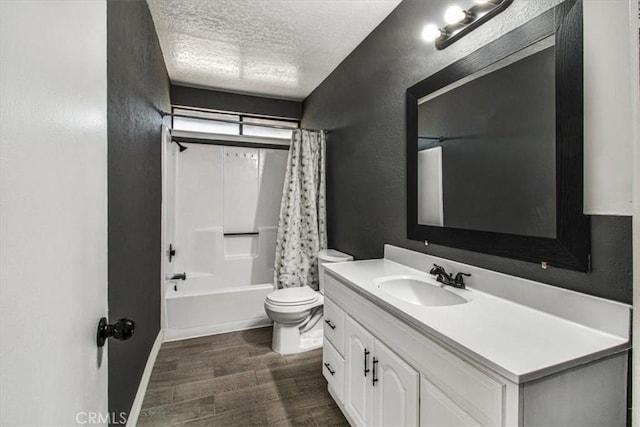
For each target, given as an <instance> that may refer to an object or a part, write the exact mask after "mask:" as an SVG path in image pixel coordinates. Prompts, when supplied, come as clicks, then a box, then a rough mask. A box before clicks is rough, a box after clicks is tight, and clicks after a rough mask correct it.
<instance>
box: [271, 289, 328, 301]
mask: <svg viewBox="0 0 640 427" xmlns="http://www.w3.org/2000/svg"><path fill="white" fill-rule="evenodd" d="M316 299H318V294H317V292H315V291H314V290H313V289H311V288H310V287H308V286H300V287H297V288H284V289H278V290H277V291H275V292H271V293H270V294H269V295H267V300H269V302H270V303H272V304H277V305H302V304H308V303H310V302H313V301H315V300H316Z"/></svg>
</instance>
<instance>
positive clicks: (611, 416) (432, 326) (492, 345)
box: [324, 245, 631, 427]
mask: <svg viewBox="0 0 640 427" xmlns="http://www.w3.org/2000/svg"><path fill="white" fill-rule="evenodd" d="M433 263H437V264H438V265H442V266H443V267H445V269H446V270H447V271H448V272H450V273H452V272H453V273H456V272H460V271H462V272H465V273H471V275H472V276H471V277H469V278H468V279H467V289H453V288H451V289H450V288H449V287H447V288H446V289H447V291H448V292H452V293H453V294H456V295H459V296H462V297H463V298H464V299H465V300H467V302H464V303H461V304H455V305H447V306H424V305H417V304H414V303H410V302H407V301H405V300H403V299H400V298H396V297H394V296H392V294H390V293H389V292H387V291H385V290H384V289H383V287H384V286H381V285H382V284H384V283H385V280H384V279H385V278H390V277H393V276H395V277H412V278H415V279H418V280H423V281H425V282H430V281H431V282H432V283H436V284H437V282H433V276H431V275H429V274H428V273H427V271H428V270H429V269H430V268H431V267H432V265H433ZM325 269H326V272H327V274H326V278H325V282H326V283H325V304H326V306H327V308H329V307H331V308H332V309H331V311H332V313H333V314H332V315H331V316H330V317H331V318H329V316H328V315H327V317H328V318H327V320H330V321H331V322H332V323H333V324H334V326H336V327H335V329H332V330H331V334H329V333H328V332H329V330H328V329H327V327H326V326H325V334H326V335H327V337H328V341H329V342H328V343H325V357H324V358H325V363H328V364H329V367H330V369H329V368H326V370H325V377H326V378H327V379H328V381H329V390H330V391H331V393H332V395H333V396H334V398H335V399H336V400H337V401H338V403H339V404H340V405H341V408H342V409H343V411H344V412H345V415H346V416H347V417H348V418H349V420H350V421H351V422H352V424H353V425H368V424H371V423H382V424H384V421H385V420H387V421H388V420H390V419H396V420H397V419H404V420H406V422H405V424H406V425H412V422H411V420H413V421H414V424H415V421H416V420H417V419H420V422H421V425H426V426H428V425H484V426H493V425H506V426H512V425H513V426H523V425H524V426H525V427H527V426H530V425H608V426H617V425H620V426H622V425H624V423H625V418H626V398H625V396H626V386H625V384H626V374H627V372H626V371H627V350H628V349H629V348H630V342H629V331H630V314H631V308H630V306H628V305H626V304H621V303H617V302H613V301H609V300H604V299H601V298H596V297H592V296H589V295H584V294H580V293H577V292H572V291H568V290H564V289H560V288H554V287H552V286H548V285H544V284H541V283H536V282H532V281H529V280H525V279H520V278H517V277H513V276H507V275H504V274H500V273H496V272H492V271H489V270H484V269H481V268H477V267H472V266H468V265H464V264H460V263H456V262H452V261H449V260H446V259H442V258H437V257H433V256H430V255H426V254H420V253H417V252H412V251H408V250H405V249H401V248H397V247H393V246H389V245H387V246H385V259H378V260H367V261H358V262H353V263H343V264H334V265H328V266H326V267H325ZM381 279H382V280H381ZM424 286H433V285H431V284H429V283H425V284H424ZM336 331H339V332H336ZM363 356H364V360H368V367H369V368H370V369H371V370H373V372H369V373H368V376H366V375H363V374H362V372H361V368H362V363H363ZM364 363H365V364H367V362H364ZM325 367H326V365H325ZM356 368H357V369H356ZM365 368H366V366H365ZM376 370H377V371H376ZM331 372H333V373H331ZM365 377H366V378H365ZM371 377H373V378H371ZM394 378H395V380H394ZM373 379H376V380H377V381H378V384H372V383H371V382H372V380H373ZM398 387H399V388H398ZM390 396H392V397H390ZM394 399H395V400H394ZM374 402H375V403H374ZM418 402H419V403H418ZM374 407H375V408H376V409H375V410H374V409H373V408H374ZM389 417H391V418H389Z"/></svg>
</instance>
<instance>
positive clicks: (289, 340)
mask: <svg viewBox="0 0 640 427" xmlns="http://www.w3.org/2000/svg"><path fill="white" fill-rule="evenodd" d="M351 260H353V257H352V256H351V255H347V254H344V253H342V252H338V251H336V250H333V249H327V250H324V251H320V252H319V253H318V268H319V270H320V271H319V273H320V274H319V277H320V285H319V288H320V290H319V292H316V291H314V290H313V289H311V288H310V287H308V286H301V287H298V288H285V289H278V290H277V291H274V292H271V293H270V294H269V295H267V298H266V299H265V301H264V309H265V311H266V312H267V316H269V318H270V319H271V320H273V338H272V341H271V348H273V351H275V352H278V353H280V354H294V353H301V352H303V351H309V350H313V349H316V348H319V347H322V313H323V312H322V307H323V305H324V277H323V276H324V275H323V269H324V267H323V264H326V263H329V262H344V261H351Z"/></svg>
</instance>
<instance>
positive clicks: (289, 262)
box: [274, 129, 327, 290]
mask: <svg viewBox="0 0 640 427" xmlns="http://www.w3.org/2000/svg"><path fill="white" fill-rule="evenodd" d="M325 145H326V137H325V132H323V131H309V130H302V129H296V130H294V131H293V136H292V138H291V147H290V149H289V159H288V161H287V172H286V175H285V178H284V189H283V192H282V203H281V205H280V219H279V221H278V235H277V237H276V256H275V266H274V283H275V284H276V286H277V287H278V288H290V287H296V286H305V285H306V286H310V287H311V288H312V289H314V290H318V251H320V250H323V249H326V248H327V228H326V207H325Z"/></svg>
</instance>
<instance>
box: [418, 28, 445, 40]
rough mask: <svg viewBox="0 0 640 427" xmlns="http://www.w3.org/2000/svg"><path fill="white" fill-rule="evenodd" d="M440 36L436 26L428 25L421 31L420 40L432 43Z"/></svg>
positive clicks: (440, 32) (440, 33)
mask: <svg viewBox="0 0 640 427" xmlns="http://www.w3.org/2000/svg"><path fill="white" fill-rule="evenodd" d="M441 35H442V31H440V28H438V26H437V25H434V24H428V25H425V26H424V28H423V29H422V40H424V41H426V42H432V41H434V40H435V39H437V38H438V37H440V36H441Z"/></svg>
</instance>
